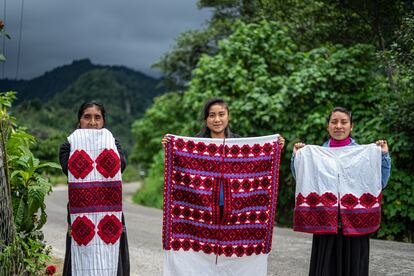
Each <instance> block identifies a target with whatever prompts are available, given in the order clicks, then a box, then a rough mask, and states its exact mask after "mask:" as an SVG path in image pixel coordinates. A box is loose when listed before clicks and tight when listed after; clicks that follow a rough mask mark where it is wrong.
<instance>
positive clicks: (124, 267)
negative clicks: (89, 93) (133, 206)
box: [59, 101, 130, 275]
mask: <svg viewBox="0 0 414 276" xmlns="http://www.w3.org/2000/svg"><path fill="white" fill-rule="evenodd" d="M104 125H105V108H104V106H103V105H102V104H99V103H97V102H95V101H92V102H86V103H84V104H82V105H81V107H80V108H79V111H78V126H77V127H78V129H103V128H104ZM115 145H116V148H117V151H118V153H119V159H120V162H121V164H120V167H121V172H123V171H124V170H125V167H126V159H125V155H124V153H123V151H122V148H121V145H120V143H119V142H118V141H117V140H115ZM70 152H71V147H70V143H69V141H66V142H65V143H63V144H62V145H61V147H60V151H59V160H60V164H61V166H62V171H63V173H64V174H65V175H68V161H69V157H70ZM67 221H68V232H67V234H66V253H65V261H64V268H63V275H72V267H71V243H72V236H71V223H72V222H71V219H70V215H69V203H68V216H67ZM122 228H123V229H122V234H121V237H120V246H119V260H118V268H117V275H129V270H130V266H129V252H128V240H127V235H126V228H125V219H124V215H123V214H122Z"/></svg>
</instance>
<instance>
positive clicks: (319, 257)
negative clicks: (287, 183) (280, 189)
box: [291, 107, 391, 276]
mask: <svg viewBox="0 0 414 276" xmlns="http://www.w3.org/2000/svg"><path fill="white" fill-rule="evenodd" d="M352 127H353V124H352V115H351V112H349V111H348V110H346V109H345V108H343V107H336V108H334V109H333V110H332V112H331V113H330V115H329V116H328V120H327V130H328V133H329V136H330V139H329V140H328V141H326V142H325V143H324V144H323V147H344V146H354V145H357V143H356V142H355V140H354V139H352V138H351V132H352ZM376 144H377V145H378V146H380V147H381V152H382V160H381V182H382V188H385V186H386V185H387V182H388V178H389V176H390V170H391V159H390V156H389V153H388V145H387V142H386V141H385V140H378V141H377V142H376ZM304 146H305V144H303V143H296V144H295V145H294V147H293V156H292V163H291V169H292V173H293V175H294V176H295V170H294V166H293V161H294V158H295V154H296V152H297V151H298V150H299V149H301V148H303V147H304ZM338 214H340V212H338ZM338 222H339V225H338V234H314V235H313V241H312V253H311V263H310V269H309V275H310V276H332V275H336V276H367V275H368V274H369V235H360V236H344V235H343V234H342V231H341V225H340V223H341V220H340V218H339V219H338Z"/></svg>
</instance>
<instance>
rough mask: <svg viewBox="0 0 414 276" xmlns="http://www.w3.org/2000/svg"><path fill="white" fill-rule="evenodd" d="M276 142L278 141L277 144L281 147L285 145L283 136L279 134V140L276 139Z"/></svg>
mask: <svg viewBox="0 0 414 276" xmlns="http://www.w3.org/2000/svg"><path fill="white" fill-rule="evenodd" d="M278 142H279V145H280V146H281V147H282V149H283V147H284V146H285V138H283V137H282V136H279V140H278Z"/></svg>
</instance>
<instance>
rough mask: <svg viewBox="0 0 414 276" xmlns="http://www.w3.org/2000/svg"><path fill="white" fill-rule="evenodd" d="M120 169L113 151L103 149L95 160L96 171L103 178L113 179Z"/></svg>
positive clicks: (117, 158)
mask: <svg viewBox="0 0 414 276" xmlns="http://www.w3.org/2000/svg"><path fill="white" fill-rule="evenodd" d="M120 168H121V161H120V159H119V157H118V155H117V154H116V153H115V151H114V150H113V149H109V150H108V149H104V150H103V151H102V152H101V154H99V156H98V158H96V169H97V170H98V172H100V173H101V174H102V175H103V176H104V177H106V178H109V177H114V176H115V175H116V174H117V173H118V171H119V170H120Z"/></svg>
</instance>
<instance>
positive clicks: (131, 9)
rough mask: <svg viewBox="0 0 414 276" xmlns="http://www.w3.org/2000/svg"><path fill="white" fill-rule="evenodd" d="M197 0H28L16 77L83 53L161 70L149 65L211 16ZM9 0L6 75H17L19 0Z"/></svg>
mask: <svg viewBox="0 0 414 276" xmlns="http://www.w3.org/2000/svg"><path fill="white" fill-rule="evenodd" d="M3 1H6V0H0V18H2V17H3V3H4V2H3ZM196 2H197V1H196V0H174V1H171V0H151V1H144V0H117V1H115V0H88V1H85V0H71V1H64V0H37V1H35V0H25V9H24V22H23V36H22V44H21V56H20V66H19V74H18V78H32V77H36V76H38V75H41V74H42V73H44V72H45V71H48V70H51V69H53V68H54V67H56V66H60V65H63V64H67V63H70V62H72V60H74V59H81V58H90V59H91V60H92V62H94V63H98V64H107V65H125V66H128V67H130V68H133V69H135V70H139V71H141V72H144V73H146V74H149V75H157V72H155V71H153V70H152V69H151V65H152V64H153V63H154V62H156V61H157V60H158V58H159V57H160V56H161V55H162V54H164V53H166V52H167V51H168V50H169V49H171V46H172V45H174V40H175V38H176V37H177V36H178V35H179V34H180V33H181V32H183V31H187V30H191V29H199V28H201V27H202V26H203V23H204V22H205V21H206V19H208V17H209V12H208V11H206V10H201V11H200V10H198V9H197V6H196ZM6 4H7V9H6V12H7V14H6V15H7V16H6V20H5V21H6V29H7V30H6V31H7V33H9V34H10V35H11V36H12V39H11V40H7V41H6V48H5V54H6V57H7V62H6V63H5V65H4V66H5V75H4V77H8V78H14V77H15V76H16V62H17V42H18V30H19V18H20V7H21V0H13V1H10V0H8V1H7V3H6ZM1 45H2V43H0V46H1ZM0 77H2V71H1V68H0Z"/></svg>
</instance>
